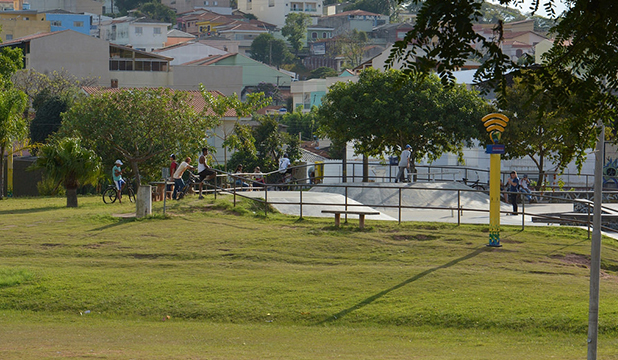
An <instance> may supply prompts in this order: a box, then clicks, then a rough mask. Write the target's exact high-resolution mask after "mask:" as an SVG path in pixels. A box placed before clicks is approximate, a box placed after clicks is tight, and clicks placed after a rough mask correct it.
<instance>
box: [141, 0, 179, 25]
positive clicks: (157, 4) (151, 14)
mask: <svg viewBox="0 0 618 360" xmlns="http://www.w3.org/2000/svg"><path fill="white" fill-rule="evenodd" d="M135 16H146V17H148V18H150V19H153V20H159V21H163V22H166V23H170V24H172V25H174V24H176V13H175V12H174V10H172V9H171V8H170V7H168V6H166V5H163V4H161V1H160V0H155V1H151V2H147V3H143V4H141V5H140V6H139V8H138V9H137V12H136V14H135Z"/></svg>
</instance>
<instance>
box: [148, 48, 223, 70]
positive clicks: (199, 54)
mask: <svg viewBox="0 0 618 360" xmlns="http://www.w3.org/2000/svg"><path fill="white" fill-rule="evenodd" d="M156 53H157V54H159V55H163V56H167V57H172V58H174V60H172V62H171V63H170V64H171V65H180V64H184V63H187V62H189V61H194V60H199V59H203V58H206V57H209V56H212V55H224V54H226V53H227V52H225V51H223V50H220V49H217V48H215V47H213V46H209V45H205V44H200V43H193V44H188V45H184V46H177V47H173V48H171V49H169V50H165V49H164V50H160V51H157V52H156Z"/></svg>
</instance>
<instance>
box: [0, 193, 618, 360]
mask: <svg viewBox="0 0 618 360" xmlns="http://www.w3.org/2000/svg"><path fill="white" fill-rule="evenodd" d="M79 201H80V207H79V208H77V209H67V208H64V207H63V206H64V204H65V200H64V199H62V198H40V199H10V200H5V201H1V202H0V231H1V233H0V234H1V235H0V239H1V241H0V358H1V359H26V358H31V359H39V358H66V357H76V358H119V359H124V358H138V359H155V358H157V359H169V358H174V359H175V358H177V359H258V358H259V359H263V358H265V359H330V358H333V359H334V358H338V359H339V358H343V359H376V358H380V359H415V358H422V359H547V358H555V359H581V358H584V357H585V354H586V349H587V348H586V331H587V320H588V319H587V317H588V291H589V283H588V276H589V269H588V267H587V262H589V260H588V259H589V257H588V254H589V252H590V242H589V241H588V240H587V238H586V232H585V231H581V230H579V229H573V228H560V227H551V228H537V227H534V228H532V227H528V228H526V230H525V231H523V232H522V231H520V230H519V228H508V227H507V228H504V229H503V232H502V242H503V245H504V247H503V248H500V249H490V248H486V247H485V246H484V244H486V243H487V242H488V233H487V230H488V229H487V226H469V225H462V226H456V225H452V224H437V223H432V224H430V223H422V224H421V223H404V224H402V225H397V224H396V223H391V222H377V221H368V227H367V228H366V229H365V230H363V231H359V230H358V229H357V225H356V223H357V221H356V220H352V221H351V223H350V225H349V226H348V225H346V226H344V227H343V228H342V229H336V228H334V227H333V226H332V224H333V220H332V219H305V220H302V221H299V220H298V219H297V218H293V217H286V216H283V215H280V214H269V216H268V217H264V215H263V210H260V208H258V207H254V206H253V205H252V204H251V203H246V202H243V203H241V204H240V205H239V206H238V207H236V208H233V207H232V205H231V203H230V201H229V199H220V200H218V201H216V202H215V201H213V200H212V198H210V199H207V200H202V201H200V200H197V199H196V197H190V198H188V199H184V200H182V201H180V202H172V203H171V204H170V203H168V216H167V217H163V216H162V215H161V213H162V211H161V206H162V204H161V203H157V204H155V214H157V215H155V216H153V217H152V218H147V219H142V220H135V219H127V218H118V217H115V216H112V215H113V214H123V213H130V212H131V211H134V208H133V206H132V204H122V205H119V204H112V205H105V204H103V203H102V201H101V199H100V198H99V197H83V198H80V199H79ZM603 246H604V247H603V266H602V267H603V269H604V270H603V274H602V277H601V306H600V331H601V338H600V341H599V358H602V359H618V346H617V345H618V340H617V339H616V335H617V334H618V275H617V274H616V270H618V243H616V242H615V241H614V240H612V239H609V238H604V240H603ZM168 317H169V318H168Z"/></svg>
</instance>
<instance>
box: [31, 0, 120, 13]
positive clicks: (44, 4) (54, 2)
mask: <svg viewBox="0 0 618 360" xmlns="http://www.w3.org/2000/svg"><path fill="white" fill-rule="evenodd" d="M28 2H29V3H30V9H31V10H37V11H39V12H47V11H52V10H57V9H60V10H65V11H69V12H72V13H76V14H82V13H90V14H94V15H103V14H104V13H106V12H108V11H103V6H104V4H103V3H102V2H100V1H96V0H28Z"/></svg>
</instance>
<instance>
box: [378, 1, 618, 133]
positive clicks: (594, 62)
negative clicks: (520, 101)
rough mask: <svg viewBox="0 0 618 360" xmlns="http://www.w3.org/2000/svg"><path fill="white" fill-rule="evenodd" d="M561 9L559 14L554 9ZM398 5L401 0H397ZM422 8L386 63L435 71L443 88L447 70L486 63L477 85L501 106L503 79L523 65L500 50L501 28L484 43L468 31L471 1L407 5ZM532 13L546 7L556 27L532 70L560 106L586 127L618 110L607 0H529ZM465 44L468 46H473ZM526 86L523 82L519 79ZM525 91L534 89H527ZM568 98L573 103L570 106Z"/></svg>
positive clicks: (617, 8)
mask: <svg viewBox="0 0 618 360" xmlns="http://www.w3.org/2000/svg"><path fill="white" fill-rule="evenodd" d="M558 1H561V2H562V3H564V4H565V5H566V6H567V10H566V11H565V12H563V13H562V14H557V13H556V12H555V4H556V3H557V2H558ZM400 2H405V1H404V0H400ZM412 2H413V3H415V4H421V8H420V10H419V11H418V14H417V18H416V23H415V24H414V28H413V29H412V30H411V31H410V32H409V33H408V34H407V35H406V36H405V38H404V39H402V40H401V41H398V42H397V43H396V44H395V46H394V49H393V52H392V53H391V56H390V60H391V61H396V60H405V66H406V69H405V70H404V71H405V72H406V73H407V74H409V75H412V73H415V72H421V73H428V72H431V71H433V70H437V72H438V74H439V75H440V77H441V79H442V81H443V83H445V84H446V83H453V80H454V79H453V77H452V71H454V70H455V69H458V68H460V67H461V66H462V65H463V64H464V63H465V61H466V60H467V59H470V58H477V59H484V62H483V64H482V65H481V67H480V68H479V69H478V71H477V72H476V79H477V80H478V81H481V80H489V81H491V82H492V84H493V85H494V86H495V88H496V89H497V90H499V91H498V99H499V101H500V102H501V103H502V104H503V101H504V96H505V92H506V84H507V82H506V76H505V75H506V74H507V73H508V72H509V71H513V70H515V71H519V70H521V68H522V67H525V66H526V65H525V64H517V63H514V62H513V61H512V60H511V59H510V58H509V57H508V56H506V55H505V54H504V53H503V52H502V49H501V46H500V45H501V41H502V38H503V36H502V35H503V34H502V33H503V31H502V22H498V23H496V27H495V36H494V37H491V38H485V37H483V36H482V35H480V34H477V33H476V32H474V30H473V28H472V26H473V24H474V23H477V22H479V21H480V20H481V19H482V16H483V12H482V11H481V7H482V3H481V2H479V1H476V0H462V1H456V2H444V1H442V0H423V1H421V0H412ZM499 3H500V4H502V5H511V4H513V5H517V4H518V3H520V2H519V0H499ZM532 7H533V9H532V10H538V9H539V8H540V7H544V8H545V9H546V11H547V12H549V13H550V14H552V17H553V18H555V20H556V21H557V25H556V26H554V27H553V28H552V29H551V31H552V32H553V34H554V35H555V40H554V46H553V48H552V49H551V50H550V51H549V52H548V53H547V54H546V56H545V58H544V61H543V63H542V64H540V66H537V67H535V68H533V70H534V71H533V72H526V73H524V72H520V75H521V76H524V77H526V76H528V75H530V74H535V75H536V76H537V79H538V81H539V82H540V83H541V84H542V87H543V89H544V91H547V92H549V93H550V94H551V95H552V97H553V98H555V99H556V100H557V101H559V102H560V103H561V105H562V106H569V107H571V109H570V110H571V112H572V113H574V114H584V116H585V118H584V119H582V118H576V119H573V120H574V121H588V120H589V119H591V118H592V117H590V116H589V115H590V114H589V113H590V112H592V113H593V114H594V115H595V116H596V117H597V118H602V119H608V120H609V119H612V118H615V117H616V111H618V110H617V109H618V99H617V98H616V97H615V96H614V95H613V92H615V91H616V90H618V49H617V48H616V47H615V44H617V43H618V3H616V2H615V1H613V0H595V1H588V0H532ZM471 44H474V46H473V45H471ZM524 82H527V81H524ZM529 91H534V86H532V85H531V86H530V88H529ZM573 96H576V97H577V101H572V98H573Z"/></svg>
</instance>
